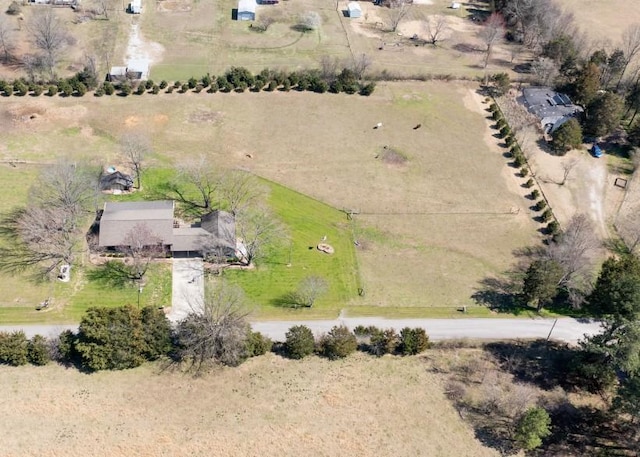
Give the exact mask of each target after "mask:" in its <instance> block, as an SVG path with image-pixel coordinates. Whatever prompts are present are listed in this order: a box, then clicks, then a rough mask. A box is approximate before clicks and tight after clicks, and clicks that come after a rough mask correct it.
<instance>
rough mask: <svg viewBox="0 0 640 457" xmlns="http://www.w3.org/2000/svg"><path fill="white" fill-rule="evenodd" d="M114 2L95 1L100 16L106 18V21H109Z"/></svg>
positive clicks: (112, 0)
mask: <svg viewBox="0 0 640 457" xmlns="http://www.w3.org/2000/svg"><path fill="white" fill-rule="evenodd" d="M113 3H114V0H95V3H94V4H95V7H96V11H97V12H98V14H101V15H102V16H104V18H105V20H107V21H108V20H109V11H111V10H113Z"/></svg>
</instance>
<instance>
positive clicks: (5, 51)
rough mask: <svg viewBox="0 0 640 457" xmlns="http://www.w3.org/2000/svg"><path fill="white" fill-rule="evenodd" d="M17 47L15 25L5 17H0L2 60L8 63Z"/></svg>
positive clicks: (0, 50)
mask: <svg viewBox="0 0 640 457" xmlns="http://www.w3.org/2000/svg"><path fill="white" fill-rule="evenodd" d="M15 49H16V43H15V37H14V33H13V27H12V26H11V23H10V22H9V21H8V20H7V19H6V18H5V17H0V53H1V54H2V62H4V63H7V62H10V61H11V60H13V51H15Z"/></svg>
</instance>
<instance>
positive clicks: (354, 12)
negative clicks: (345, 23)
mask: <svg viewBox="0 0 640 457" xmlns="http://www.w3.org/2000/svg"><path fill="white" fill-rule="evenodd" d="M347 10H348V12H349V17H351V18H357V17H361V16H362V8H361V7H360V4H359V3H358V2H349V4H348V5H347Z"/></svg>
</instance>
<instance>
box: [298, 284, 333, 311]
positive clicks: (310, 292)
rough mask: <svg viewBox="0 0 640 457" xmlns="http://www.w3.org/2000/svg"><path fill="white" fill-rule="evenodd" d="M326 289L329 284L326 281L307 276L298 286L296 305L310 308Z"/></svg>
mask: <svg viewBox="0 0 640 457" xmlns="http://www.w3.org/2000/svg"><path fill="white" fill-rule="evenodd" d="M328 289H329V284H328V283H327V281H326V279H324V278H322V277H320V276H307V277H306V278H304V279H303V280H302V281H301V282H300V284H298V288H297V289H296V292H295V296H296V298H297V301H298V304H300V305H302V306H306V307H307V308H311V307H312V306H313V304H314V303H315V302H316V300H317V299H318V298H320V296H322V295H323V294H325V293H326V292H327V290H328Z"/></svg>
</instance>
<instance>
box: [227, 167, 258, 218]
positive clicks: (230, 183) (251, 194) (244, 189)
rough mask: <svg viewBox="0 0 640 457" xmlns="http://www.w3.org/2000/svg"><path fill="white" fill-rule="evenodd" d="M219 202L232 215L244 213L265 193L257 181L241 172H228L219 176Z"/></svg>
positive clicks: (248, 174)
mask: <svg viewBox="0 0 640 457" xmlns="http://www.w3.org/2000/svg"><path fill="white" fill-rule="evenodd" d="M219 189H220V202H221V204H222V205H223V206H224V207H225V208H226V209H227V210H228V211H229V212H230V213H232V214H234V215H235V214H237V213H239V212H242V211H244V210H245V209H246V208H247V207H248V206H249V205H251V204H252V203H254V202H255V201H256V200H257V199H258V198H259V197H260V196H262V195H264V194H265V193H266V189H265V187H264V186H261V185H260V183H259V182H258V179H257V178H256V177H255V176H254V175H253V174H251V173H249V172H247V171H243V170H229V171H226V172H224V173H222V175H221V176H220V186H219Z"/></svg>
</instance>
